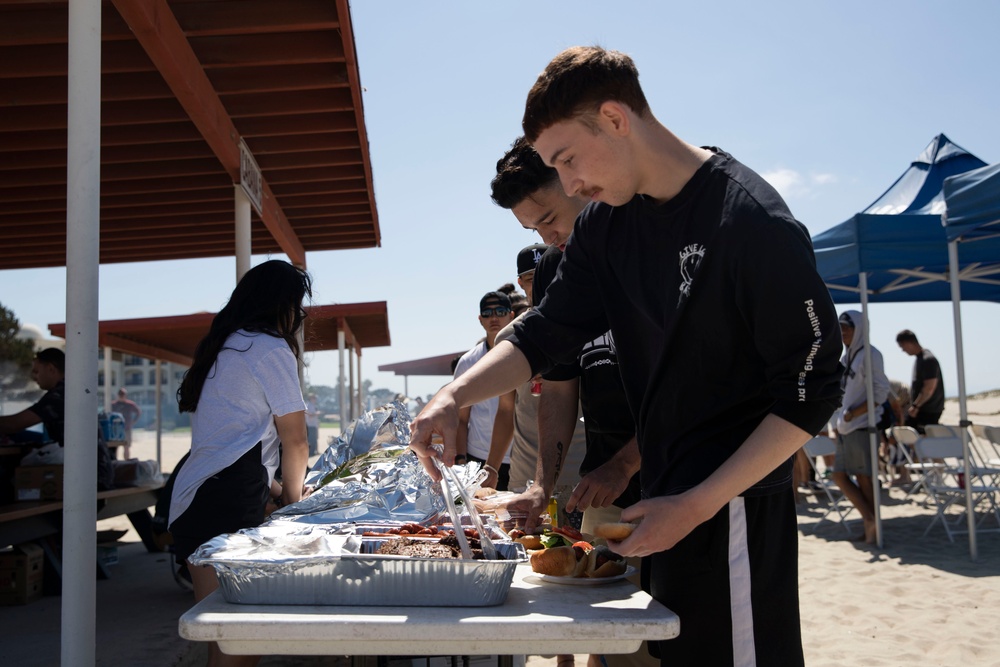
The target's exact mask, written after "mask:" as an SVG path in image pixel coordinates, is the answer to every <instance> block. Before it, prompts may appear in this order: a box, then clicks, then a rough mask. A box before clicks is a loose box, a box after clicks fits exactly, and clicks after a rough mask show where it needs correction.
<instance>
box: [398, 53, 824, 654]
mask: <svg viewBox="0 0 1000 667" xmlns="http://www.w3.org/2000/svg"><path fill="white" fill-rule="evenodd" d="M523 127H524V132H525V136H526V138H527V139H528V141H530V142H531V143H532V145H533V146H534V147H535V149H536V150H537V151H538V153H539V155H541V157H542V160H543V161H544V162H545V163H546V164H548V165H550V166H553V167H555V168H556V170H557V171H558V172H559V177H560V180H561V182H562V185H563V189H564V190H565V191H566V193H567V194H568V195H571V196H573V195H576V194H582V195H583V196H585V197H587V198H589V199H590V200H591V201H592V203H591V204H590V205H588V207H587V208H586V209H585V210H584V212H583V213H582V214H581V216H580V218H579V219H578V220H577V224H576V226H575V228H574V231H573V235H572V237H571V238H570V240H569V242H568V243H567V244H566V250H565V253H564V255H563V259H562V262H561V264H560V266H559V273H558V275H557V277H556V279H555V281H553V283H552V284H551V285H550V286H549V288H548V291H547V292H546V297H545V299H544V301H543V302H542V304H541V305H540V307H539V308H537V309H535V310H533V311H531V312H530V313H529V314H528V315H527V316H526V317H525V318H524V320H523V321H522V322H521V323H520V324H519V325H517V326H516V327H515V337H514V338H513V339H512V340H511V342H503V343H500V344H499V345H498V346H497V347H496V348H495V349H494V350H492V351H491V352H490V354H488V355H487V356H486V357H485V358H484V359H483V360H482V361H481V362H480V363H479V364H477V366H476V367H475V368H474V369H472V370H471V371H470V372H469V373H467V374H466V375H465V376H463V377H462V378H460V379H459V380H457V381H455V382H452V383H451V384H449V385H447V386H446V387H444V388H443V389H442V390H441V391H439V392H438V394H437V395H436V396H435V397H434V399H433V401H431V403H429V404H428V406H427V407H426V408H425V409H424V411H423V412H422V413H421V415H420V417H418V418H417V420H416V421H415V422H414V424H413V430H412V439H411V445H410V446H411V448H412V449H413V450H414V451H415V452H416V453H417V454H418V455H419V456H421V457H423V458H424V461H423V463H424V467H425V469H426V470H427V471H428V474H430V475H432V477H434V478H435V479H437V478H438V477H439V474H438V473H437V472H436V470H435V469H434V465H433V462H432V461H430V460H427V459H428V458H429V457H430V456H433V455H434V452H435V450H433V449H431V446H430V443H431V437H432V435H433V434H435V433H436V434H439V435H441V436H442V438H443V440H444V454H443V460H444V461H445V462H446V463H447V464H451V463H452V461H453V457H454V454H455V440H456V439H455V431H456V426H457V423H458V411H459V409H460V408H461V406H464V405H468V404H471V403H475V402H476V401H481V400H483V399H484V398H486V397H487V396H490V395H494V394H497V393H501V392H503V391H509V390H510V389H512V388H513V387H515V386H516V385H517V384H518V383H519V382H523V381H524V380H525V379H527V378H528V377H531V376H532V375H533V374H534V373H536V372H537V371H538V370H543V369H547V368H549V367H551V366H552V365H553V364H554V363H558V362H563V363H569V362H572V361H573V360H574V359H575V358H577V357H578V356H579V353H580V350H581V348H582V347H583V345H585V344H586V343H588V342H590V341H592V340H593V339H594V338H595V337H597V336H598V335H600V334H602V333H604V332H605V331H608V330H609V329H610V330H611V331H612V332H613V334H614V338H615V342H616V345H617V352H618V362H619V365H620V369H621V372H622V380H623V385H624V387H625V393H626V395H627V396H628V399H629V405H630V407H631V409H632V413H633V416H634V417H635V421H636V432H637V438H638V444H639V450H640V453H641V467H640V474H641V480H642V490H643V496H644V499H643V500H641V501H640V502H638V503H636V504H635V505H632V506H631V507H628V508H626V509H625V510H623V511H622V514H621V518H622V520H623V521H628V522H638V526H637V527H636V528H635V530H634V532H633V533H632V534H631V536H630V537H628V538H626V539H625V540H624V541H622V542H612V543H611V544H610V546H611V548H612V549H613V550H615V551H616V552H618V553H620V554H622V555H625V556H646V555H652V561H651V567H650V574H651V580H650V592H651V594H652V595H653V597H654V598H656V599H657V600H659V601H660V602H662V603H663V604H665V605H666V606H668V607H670V608H671V609H673V610H674V611H675V612H677V614H678V616H679V617H680V619H681V626H682V630H681V633H680V635H679V636H678V637H677V638H675V639H673V640H670V641H664V642H659V646H658V648H659V653H660V657H661V659H662V661H663V663H664V664H676V665H726V666H729V665H757V666H759V667H765V666H769V665H775V666H777V665H780V666H782V667H790V666H791V667H793V666H796V665H802V664H803V657H802V642H801V633H800V627H799V608H798V563H797V540H798V533H797V526H796V514H795V506H794V502H793V498H792V493H791V488H790V487H791V457H792V455H793V454H794V453H795V451H796V450H797V449H799V448H800V447H801V446H802V445H803V444H804V443H805V442H806V441H807V440H808V439H809V438H810V437H811V436H813V435H814V434H815V433H817V432H818V431H819V430H820V429H821V428H822V427H823V425H824V424H825V423H826V422H827V420H828V419H829V418H830V415H831V414H832V413H833V411H834V410H835V409H836V408H837V407H839V405H840V396H841V389H840V378H841V375H842V373H843V370H842V367H841V366H840V363H839V357H840V336H839V335H838V334H839V332H838V331H837V328H838V326H837V314H836V311H835V310H834V307H833V303H832V301H831V299H830V295H829V292H828V291H827V288H826V286H825V285H824V284H823V281H822V279H821V278H820V277H819V275H818V274H817V272H816V268H815V260H814V257H813V252H812V245H811V243H810V241H809V236H808V233H807V232H806V230H805V228H804V227H803V226H802V225H801V224H799V223H798V222H797V221H796V220H795V219H794V218H793V217H792V215H791V213H789V211H788V209H787V207H786V206H785V204H784V202H783V201H782V200H781V197H780V196H779V195H778V194H777V192H776V191H775V190H774V189H773V188H772V187H771V186H770V185H768V184H767V183H766V182H765V181H764V180H763V179H761V178H760V177H759V176H758V175H757V174H756V173H754V172H753V171H751V170H749V169H747V168H746V167H744V166H743V165H742V164H740V163H739V162H737V161H736V160H734V159H733V158H732V157H731V156H729V155H728V154H726V153H724V152H722V151H721V150H719V149H716V148H698V147H696V146H692V145H690V144H687V143H685V142H683V141H681V140H680V139H679V138H677V137H676V136H675V135H674V134H672V133H671V132H670V131H669V130H668V129H667V128H666V127H664V126H663V125H662V124H660V123H659V121H657V119H656V118H655V117H654V116H653V114H652V112H651V111H650V109H649V107H648V104H647V102H646V99H645V97H644V95H643V93H642V90H641V87H640V86H639V80H638V72H637V71H636V68H635V65H634V64H633V62H632V60H631V59H630V58H629V57H628V56H626V55H624V54H621V53H618V52H614V51H606V50H604V49H601V48H599V47H574V48H571V49H568V50H566V51H564V52H563V53H561V54H559V55H558V56H557V57H556V58H555V59H554V60H553V61H552V62H550V63H549V65H548V66H547V67H546V68H545V70H544V71H543V72H542V74H541V75H540V76H539V78H538V80H537V81H536V83H535V85H534V86H533V87H532V89H531V91H530V92H529V94H528V100H527V104H526V109H525V114H524V120H523Z"/></svg>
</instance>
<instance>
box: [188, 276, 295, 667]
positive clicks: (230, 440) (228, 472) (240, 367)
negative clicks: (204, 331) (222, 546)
mask: <svg viewBox="0 0 1000 667" xmlns="http://www.w3.org/2000/svg"><path fill="white" fill-rule="evenodd" d="M306 295H309V296H312V280H311V278H310V277H309V274H308V273H306V272H305V271H303V270H302V269H299V268H297V267H295V266H293V265H291V264H289V263H288V262H284V261H281V260H271V261H268V262H264V263H263V264H260V265H258V266H256V267H254V268H253V269H250V270H249V271H248V272H247V273H246V274H245V275H244V276H243V278H242V279H241V280H240V282H239V283H238V284H237V285H236V288H235V289H234V290H233V294H232V296H231V297H230V298H229V302H228V303H227V304H226V306H225V307H224V308H223V309H222V310H221V311H219V314H218V315H216V316H215V319H214V320H212V326H211V329H210V330H209V333H208V335H207V336H205V338H203V339H202V341H201V342H200V343H199V344H198V348H197V350H196V351H195V356H194V363H193V364H192V365H191V368H190V369H189V370H188V371H187V373H185V375H184V380H183V382H182V383H181V387H180V389H179V390H178V392H177V394H178V402H179V407H180V410H181V412H190V413H191V453H190V456H189V457H188V459H187V461H185V462H184V465H183V467H181V469H180V472H178V474H177V477H176V479H175V481H174V487H173V492H172V495H171V504H170V511H169V516H170V524H169V530H170V533H171V536H172V537H173V540H174V550H175V557H176V558H177V559H178V560H179V561H183V560H186V559H187V558H188V557H189V556H190V555H191V554H192V553H194V551H195V549H197V548H198V547H199V546H200V545H201V544H203V543H204V542H206V541H207V540H210V539H211V538H213V537H215V536H217V535H221V534H224V533H234V532H236V531H238V530H240V529H241V528H250V527H254V526H257V525H260V524H261V523H262V522H263V521H264V517H265V508H266V505H267V501H268V497H269V495H277V496H278V502H279V504H289V503H294V502H297V501H299V500H300V499H301V498H302V497H303V493H304V489H303V482H304V480H305V473H306V464H307V462H308V453H309V445H308V441H307V439H306V418H305V411H306V404H305V400H303V398H302V389H301V387H300V386H299V374H298V361H299V347H298V342H297V340H296V333H297V332H298V331H299V328H300V327H301V326H302V321H303V319H304V318H305V316H306V312H305V310H304V309H303V308H302V301H303V299H304V298H305V297H306ZM279 440H280V442H281V456H280V467H281V485H277V484H274V485H273V486H272V483H273V480H274V477H275V472H276V471H277V469H278V466H279V455H278V442H279ZM269 491H270V493H269ZM189 570H190V573H191V579H192V582H193V584H194V594H195V600H196V601H200V600H202V599H204V598H205V597H207V596H208V595H209V594H210V593H211V592H212V591H214V590H215V589H216V588H218V586H219V581H218V579H217V578H216V575H215V570H214V569H213V568H211V567H208V566H202V567H190V568H189ZM256 662H257V658H256V657H255V656H230V655H226V654H224V653H222V652H221V651H220V650H219V647H218V644H216V643H212V644H211V646H210V649H209V661H208V664H209V665H236V664H256Z"/></svg>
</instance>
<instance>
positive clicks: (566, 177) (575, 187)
mask: <svg viewBox="0 0 1000 667" xmlns="http://www.w3.org/2000/svg"><path fill="white" fill-rule="evenodd" d="M559 182H560V183H562V186H563V191H564V192H565V193H566V196H567V197H575V196H576V194H577V193H578V192H580V188H581V187H583V181H581V180H580V179H579V178H576V177H574V176H571V175H570V174H562V173H560V174H559Z"/></svg>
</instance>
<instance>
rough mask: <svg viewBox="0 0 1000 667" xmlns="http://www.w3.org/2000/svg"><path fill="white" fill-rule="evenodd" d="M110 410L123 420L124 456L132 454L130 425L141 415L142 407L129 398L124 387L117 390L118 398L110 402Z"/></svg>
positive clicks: (133, 424)
mask: <svg viewBox="0 0 1000 667" xmlns="http://www.w3.org/2000/svg"><path fill="white" fill-rule="evenodd" d="M111 412H117V413H118V414H120V415H121V416H122V419H124V420H125V452H124V458H126V459H128V458H131V456H132V427H133V426H135V423H136V422H137V421H139V417H141V416H142V408H140V407H139V406H138V405H136V403H135V401H133V400H130V399H129V397H128V391H126V390H125V388H124V387H122V388H121V389H119V390H118V399H117V400H116V401H115V402H114V403H112V404H111Z"/></svg>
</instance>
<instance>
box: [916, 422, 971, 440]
mask: <svg viewBox="0 0 1000 667" xmlns="http://www.w3.org/2000/svg"><path fill="white" fill-rule="evenodd" d="M961 428H962V427H961V426H949V425H948V424H925V425H924V435H926V436H928V437H930V438H961V437H962V431H961Z"/></svg>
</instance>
